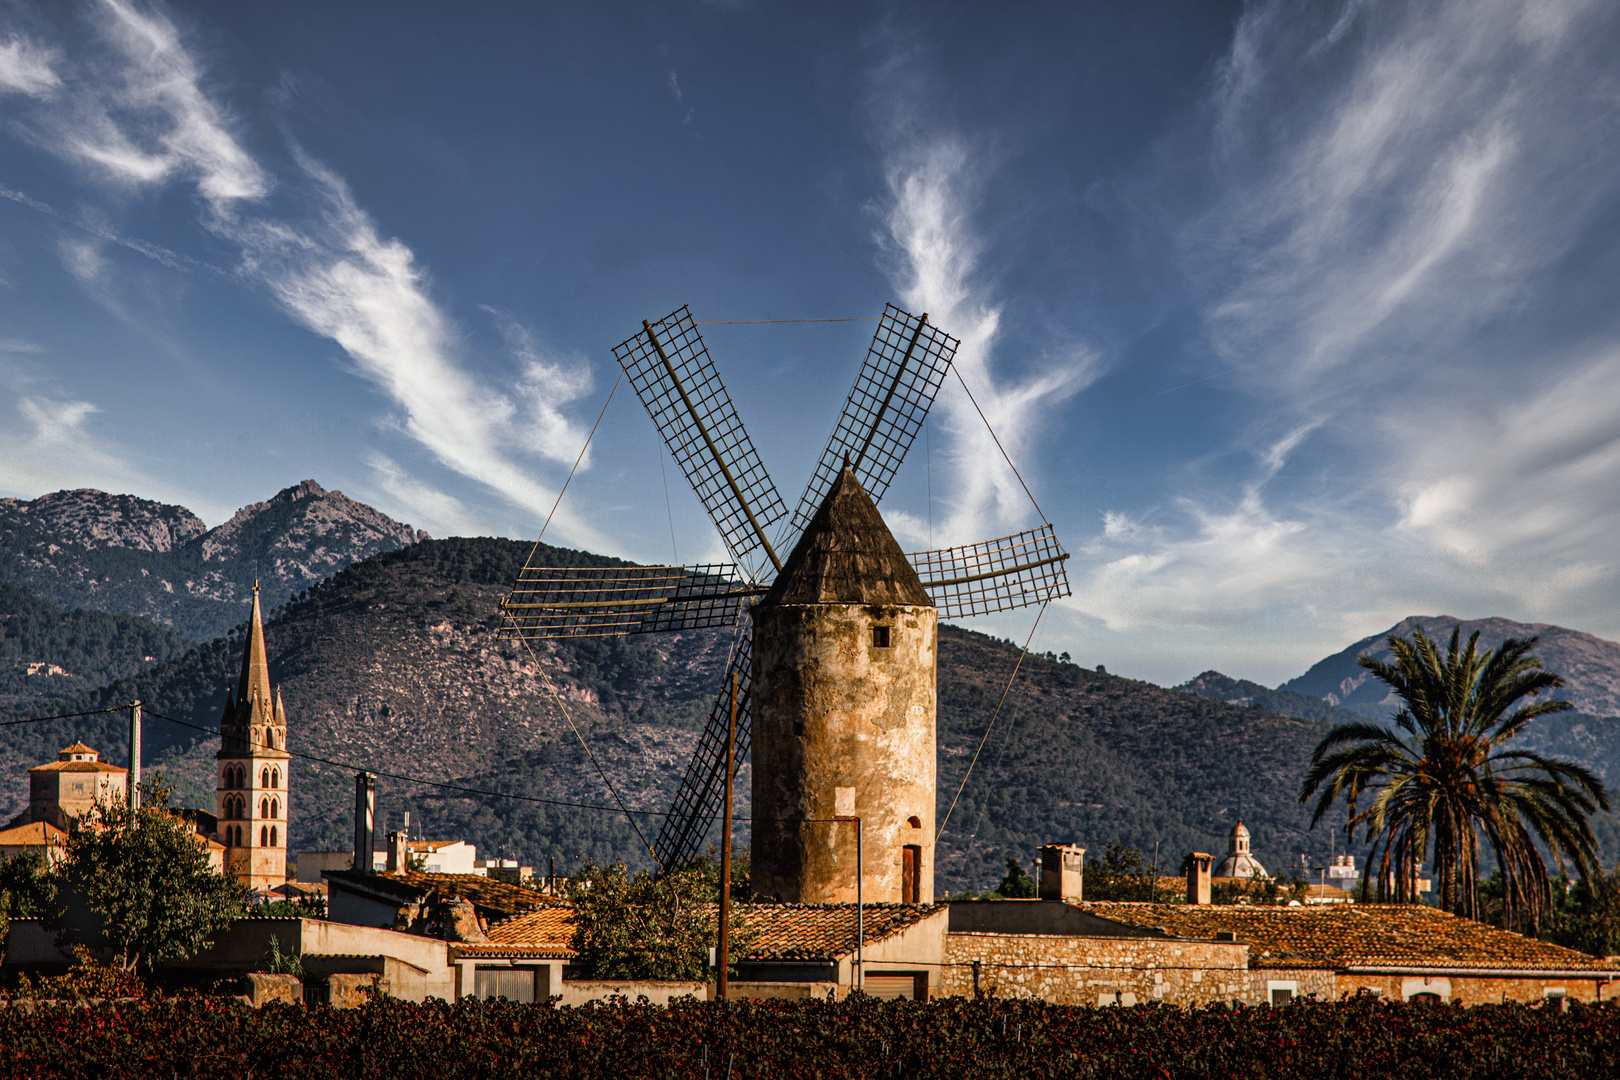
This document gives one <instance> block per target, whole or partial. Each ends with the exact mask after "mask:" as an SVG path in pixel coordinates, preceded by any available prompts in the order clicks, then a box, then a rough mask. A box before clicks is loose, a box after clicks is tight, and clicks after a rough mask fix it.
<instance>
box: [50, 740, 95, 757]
mask: <svg viewBox="0 0 1620 1080" xmlns="http://www.w3.org/2000/svg"><path fill="white" fill-rule="evenodd" d="M58 752H59V753H63V754H94V753H96V752H97V751H96V750H95V749H93V748H92V747H88V746H86V745H84V743H82V742H76V743H74V744H73V745H72V746H64V747H62V749H61V750H60V751H58Z"/></svg>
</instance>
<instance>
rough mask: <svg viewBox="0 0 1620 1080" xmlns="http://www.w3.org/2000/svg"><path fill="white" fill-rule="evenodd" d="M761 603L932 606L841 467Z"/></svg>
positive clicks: (852, 478) (884, 527) (865, 498)
mask: <svg viewBox="0 0 1620 1080" xmlns="http://www.w3.org/2000/svg"><path fill="white" fill-rule="evenodd" d="M762 602H763V603H765V604H909V605H913V606H917V607H933V606H934V602H933V601H932V600H930V599H929V598H928V592H927V590H925V589H924V588H923V585H922V579H920V578H919V577H918V576H917V571H916V570H913V569H912V567H911V563H909V562H907V561H906V553H905V552H904V551H901V550H900V545H899V543H898V542H896V541H895V538H894V534H893V533H891V532H889V527H888V526H887V525H885V524H884V522H883V515H882V514H879V513H878V508H877V507H876V506H875V505H873V503H872V499H871V496H869V495H867V494H866V491H865V489H864V488H862V487H861V484H860V481H859V480H856V479H855V472H854V470H852V469H850V468H848V467H847V466H846V467H845V468H844V470H843V472H841V473H839V474H838V479H837V480H836V481H834V482H833V486H832V490H831V491H829V492H827V497H826V499H824V500H823V501H822V503H821V508H820V509H818V510H817V511H816V516H815V517H813V518H811V519H810V524H809V525H808V526H806V527H805V530H804V535H803V536H801V537H799V542H798V544H797V545H795V547H794V548H793V554H791V555H789V556H788V560H787V563H786V564H785V565H784V566H783V567H782V573H781V574H780V575H778V576H777V579H776V583H775V584H774V585H772V586H771V591H770V592H769V593H767V594H766V595H765V599H764V601H762Z"/></svg>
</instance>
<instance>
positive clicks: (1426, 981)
mask: <svg viewBox="0 0 1620 1080" xmlns="http://www.w3.org/2000/svg"><path fill="white" fill-rule="evenodd" d="M1549 990H1562V991H1563V992H1564V996H1565V997H1567V998H1568V999H1569V1000H1571V1001H1586V1002H1592V1001H1599V1000H1607V999H1610V998H1613V997H1616V996H1620V993H1617V992H1620V988H1617V987H1616V986H1615V985H1614V984H1610V985H1608V986H1600V985H1599V981H1598V980H1597V979H1595V978H1556V977H1537V978H1526V977H1523V976H1516V977H1514V976H1510V977H1501V976H1494V975H1459V974H1450V975H1428V976H1424V975H1397V974H1385V975H1380V974H1363V973H1356V972H1343V973H1341V974H1340V975H1339V976H1338V992H1339V993H1340V994H1350V995H1354V994H1357V993H1362V992H1367V991H1371V992H1374V993H1377V994H1378V995H1380V996H1381V997H1383V998H1385V999H1386V1000H1389V1001H1406V1000H1410V999H1411V998H1412V997H1414V996H1415V995H1417V994H1434V995H1435V996H1437V997H1438V998H1439V999H1440V1000H1441V1001H1442V1002H1452V1001H1461V1002H1462V1003H1463V1004H1464V1005H1489V1004H1501V1003H1502V1002H1504V1001H1519V1002H1537V1001H1542V1000H1544V999H1545V998H1546V997H1547V991H1549Z"/></svg>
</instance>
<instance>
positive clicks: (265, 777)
mask: <svg viewBox="0 0 1620 1080" xmlns="http://www.w3.org/2000/svg"><path fill="white" fill-rule="evenodd" d="M259 786H260V787H269V786H270V770H269V769H268V768H264V769H260V770H259Z"/></svg>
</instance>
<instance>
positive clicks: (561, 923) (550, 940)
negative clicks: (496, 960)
mask: <svg viewBox="0 0 1620 1080" xmlns="http://www.w3.org/2000/svg"><path fill="white" fill-rule="evenodd" d="M573 937H574V912H573V909H572V908H569V907H566V906H564V905H560V904H559V905H557V906H555V907H547V908H541V909H539V910H538V911H531V912H529V913H528V914H526V915H519V916H517V917H516V918H512V919H507V920H506V921H505V922H499V923H496V924H495V925H494V926H491V927H490V928H489V940H488V941H487V942H480V943H478V944H476V945H457V946H455V950H456V955H458V956H488V957H497V956H510V957H519V956H521V957H531V958H534V959H563V960H572V959H573V957H574V950H573V949H571V948H569V945H568V943H569V942H570V941H571V940H572V939H573Z"/></svg>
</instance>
